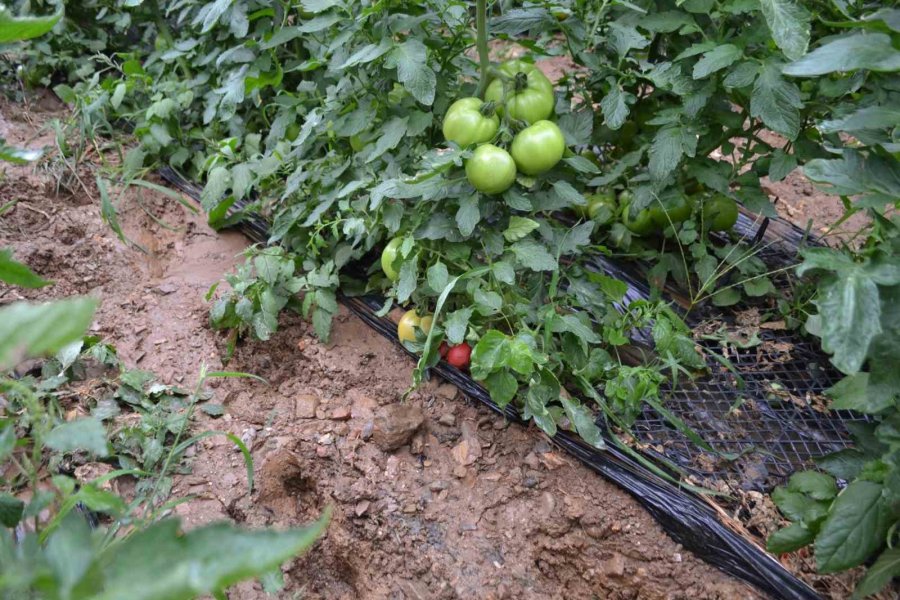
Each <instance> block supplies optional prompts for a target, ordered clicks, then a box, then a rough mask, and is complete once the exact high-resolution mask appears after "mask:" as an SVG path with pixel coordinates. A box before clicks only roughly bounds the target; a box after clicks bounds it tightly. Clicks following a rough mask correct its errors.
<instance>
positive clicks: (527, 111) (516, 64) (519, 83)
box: [484, 60, 556, 125]
mask: <svg viewBox="0 0 900 600" xmlns="http://www.w3.org/2000/svg"><path fill="white" fill-rule="evenodd" d="M498 70H499V71H500V72H501V73H503V75H505V76H506V78H507V81H506V82H504V81H503V79H495V80H494V81H492V82H491V84H490V85H489V86H488V88H487V90H486V91H485V93H484V99H485V100H491V101H494V102H497V103H498V104H500V105H501V107H500V108H498V109H497V110H498V112H500V114H503V112H502V111H503V108H502V106H503V105H505V106H506V108H507V109H508V110H509V116H510V117H511V118H513V119H518V120H520V121H525V122H526V123H528V124H529V125H530V124H531V123H537V122H538V121H540V120H542V119H546V118H547V117H549V116H550V115H551V114H553V106H554V104H555V103H556V98H555V97H554V96H553V84H552V83H550V80H549V79H547V76H546V75H544V74H543V73H541V71H540V69H538V68H537V67H536V66H534V65H533V64H531V63H527V62H525V61H523V60H508V61H506V62H505V63H503V64H502V65H500V66H499V67H498ZM504 86H506V89H505V90H504ZM504 92H505V94H504Z"/></svg>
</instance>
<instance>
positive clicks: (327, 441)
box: [318, 433, 334, 446]
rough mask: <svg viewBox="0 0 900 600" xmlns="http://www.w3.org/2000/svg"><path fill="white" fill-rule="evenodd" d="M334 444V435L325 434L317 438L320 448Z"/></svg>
mask: <svg viewBox="0 0 900 600" xmlns="http://www.w3.org/2000/svg"><path fill="white" fill-rule="evenodd" d="M333 443H334V435H332V434H330V433H326V434H325V435H321V436H319V439H318V444H319V445H320V446H330V445H331V444H333Z"/></svg>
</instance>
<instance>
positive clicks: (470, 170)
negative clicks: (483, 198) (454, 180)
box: [466, 144, 516, 194]
mask: <svg viewBox="0 0 900 600" xmlns="http://www.w3.org/2000/svg"><path fill="white" fill-rule="evenodd" d="M466 178H468V180H469V183H471V184H472V185H473V186H474V187H475V189H476V190H478V191H479V192H482V193H485V194H500V193H502V192H505V191H506V190H508V189H509V187H510V186H511V185H512V184H513V182H514V181H515V180H516V162H515V161H514V160H513V157H512V156H510V155H509V152H507V151H506V150H504V149H503V148H498V147H497V146H495V145H493V144H482V145H481V146H478V148H476V149H475V152H473V153H472V157H471V158H470V159H469V160H467V161H466Z"/></svg>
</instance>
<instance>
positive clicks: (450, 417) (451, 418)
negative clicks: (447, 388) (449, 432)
mask: <svg viewBox="0 0 900 600" xmlns="http://www.w3.org/2000/svg"><path fill="white" fill-rule="evenodd" d="M438 423H440V424H441V425H443V426H444V427H453V426H454V425H456V415H454V414H453V413H444V414H442V415H441V418H439V419H438Z"/></svg>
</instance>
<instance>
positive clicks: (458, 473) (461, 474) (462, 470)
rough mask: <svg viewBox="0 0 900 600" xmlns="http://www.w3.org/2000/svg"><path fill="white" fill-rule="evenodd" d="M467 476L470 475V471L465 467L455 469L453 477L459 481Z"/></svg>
mask: <svg viewBox="0 0 900 600" xmlns="http://www.w3.org/2000/svg"><path fill="white" fill-rule="evenodd" d="M467 474H468V470H466V468H465V467H463V466H458V467H456V468H455V469H453V476H454V477H456V478H457V479H462V478H463V477H465V476H466V475H467Z"/></svg>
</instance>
